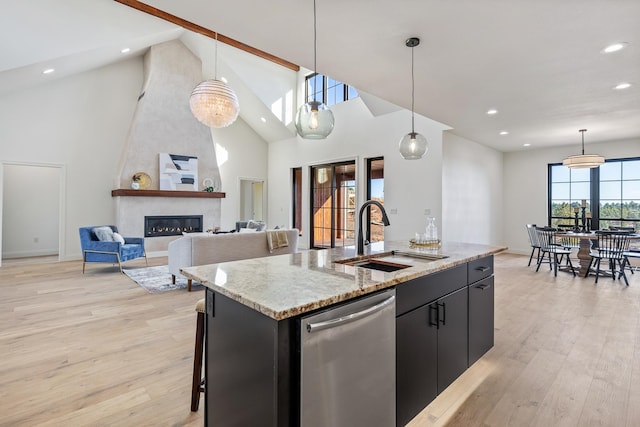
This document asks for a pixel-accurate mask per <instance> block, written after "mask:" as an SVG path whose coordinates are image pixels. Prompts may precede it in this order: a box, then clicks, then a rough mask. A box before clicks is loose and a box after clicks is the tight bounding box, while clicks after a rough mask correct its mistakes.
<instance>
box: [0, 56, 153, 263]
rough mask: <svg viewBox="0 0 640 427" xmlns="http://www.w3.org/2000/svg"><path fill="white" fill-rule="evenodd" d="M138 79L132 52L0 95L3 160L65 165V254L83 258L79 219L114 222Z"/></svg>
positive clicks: (138, 69) (0, 155) (138, 65)
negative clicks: (89, 68) (116, 191)
mask: <svg viewBox="0 0 640 427" xmlns="http://www.w3.org/2000/svg"><path fill="white" fill-rule="evenodd" d="M43 79H46V76H43ZM141 85H142V60H141V59H140V58H132V59H129V60H126V61H123V62H119V63H116V64H113V65H110V66H106V67H103V68H100V69H96V70H92V71H88V72H85V73H81V74H77V75H74V76H71V77H69V78H64V79H59V80H54V81H52V82H50V83H47V84H42V85H40V86H37V87H34V88H31V89H28V90H24V91H20V92H19V93H10V94H7V95H5V96H3V97H0V162H16V163H43V164H59V165H64V166H65V168H66V203H65V206H63V210H64V211H65V212H66V216H65V220H64V230H65V232H64V235H63V236H62V239H63V242H62V247H64V248H65V249H64V253H62V254H60V256H61V259H63V260H65V259H77V258H80V242H79V237H78V227H81V226H83V225H91V224H111V223H113V222H114V209H113V198H112V197H111V190H112V189H113V178H114V175H115V173H116V171H117V170H118V169H117V167H118V163H119V161H120V156H121V154H122V150H123V147H124V143H125V140H126V137H127V132H128V130H129V124H130V123H131V116H132V114H133V111H134V109H135V106H136V103H137V99H138V95H139V93H140V88H141ZM26 191H28V190H26Z"/></svg>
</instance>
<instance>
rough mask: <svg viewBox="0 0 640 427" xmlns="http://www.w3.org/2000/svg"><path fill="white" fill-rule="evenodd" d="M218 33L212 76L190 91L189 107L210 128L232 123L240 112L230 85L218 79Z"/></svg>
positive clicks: (222, 126) (236, 98)
mask: <svg viewBox="0 0 640 427" xmlns="http://www.w3.org/2000/svg"><path fill="white" fill-rule="evenodd" d="M217 76H218V33H216V54H215V64H214V78H213V79H211V80H206V81H204V82H202V83H200V84H199V85H198V86H196V87H195V89H193V92H191V97H190V98H189V107H190V108H191V112H192V113H193V115H194V116H195V117H196V119H198V120H199V121H200V122H201V123H203V124H205V125H207V126H209V127H211V128H224V127H227V126H229V125H230V124H232V123H233V122H235V121H236V119H237V118H238V114H239V113H240V104H239V103H238V97H237V96H236V94H235V92H234V91H233V89H231V87H230V86H229V85H228V84H226V83H225V82H223V81H222V80H218V77H217Z"/></svg>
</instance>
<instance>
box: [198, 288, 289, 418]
mask: <svg viewBox="0 0 640 427" xmlns="http://www.w3.org/2000/svg"><path fill="white" fill-rule="evenodd" d="M206 303H207V320H206V323H205V324H206V334H207V339H206V344H205V346H206V349H205V388H206V392H205V414H204V417H205V425H208V426H289V425H294V424H295V422H294V421H293V420H294V418H293V417H295V412H294V411H295V408H296V407H295V405H291V404H290V402H291V401H292V399H293V395H292V389H295V382H294V383H293V384H292V381H294V380H293V379H292V372H291V357H292V355H291V348H290V341H291V333H292V329H291V322H290V321H289V320H282V321H276V320H273V319H271V318H269V317H267V316H265V315H263V314H261V313H259V312H257V311H255V310H253V309H251V308H249V307H247V306H245V305H243V304H241V303H238V302H236V301H233V300H231V299H230V298H227V297H225V296H223V295H220V294H218V293H215V292H213V291H211V290H207V292H206ZM294 393H295V395H296V396H297V391H295V392H294Z"/></svg>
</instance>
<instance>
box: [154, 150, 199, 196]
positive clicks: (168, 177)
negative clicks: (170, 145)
mask: <svg viewBox="0 0 640 427" xmlns="http://www.w3.org/2000/svg"><path fill="white" fill-rule="evenodd" d="M159 161H160V164H159V166H160V167H159V168H158V170H159V172H160V179H159V181H160V190H179V191H198V158H197V157H195V156H185V155H180V154H168V153H160V155H159Z"/></svg>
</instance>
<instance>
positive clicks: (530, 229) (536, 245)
mask: <svg viewBox="0 0 640 427" xmlns="http://www.w3.org/2000/svg"><path fill="white" fill-rule="evenodd" d="M527 233H529V243H530V244H531V256H530V257H529V264H527V267H531V260H532V259H533V254H534V252H535V251H536V250H537V251H538V255H537V256H536V264H537V263H538V261H539V260H540V242H538V234H537V232H536V225H535V224H527Z"/></svg>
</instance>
